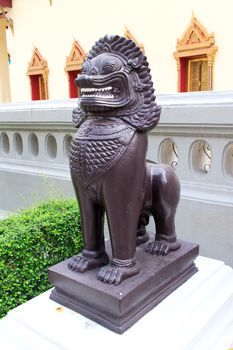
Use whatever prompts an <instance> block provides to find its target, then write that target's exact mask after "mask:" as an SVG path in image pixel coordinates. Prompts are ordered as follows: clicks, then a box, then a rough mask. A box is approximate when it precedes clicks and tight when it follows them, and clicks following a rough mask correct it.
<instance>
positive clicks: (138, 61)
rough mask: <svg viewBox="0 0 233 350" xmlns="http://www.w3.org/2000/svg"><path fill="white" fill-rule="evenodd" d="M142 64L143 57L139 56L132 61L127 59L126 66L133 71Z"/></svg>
mask: <svg viewBox="0 0 233 350" xmlns="http://www.w3.org/2000/svg"><path fill="white" fill-rule="evenodd" d="M142 62H143V55H141V56H139V57H135V58H133V59H129V60H128V65H129V66H130V67H131V68H133V69H138V68H140V67H141V65H142Z"/></svg>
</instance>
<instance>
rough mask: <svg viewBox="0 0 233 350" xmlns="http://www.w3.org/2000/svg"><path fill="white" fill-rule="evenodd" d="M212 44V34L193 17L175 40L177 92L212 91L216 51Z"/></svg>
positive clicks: (213, 39)
mask: <svg viewBox="0 0 233 350" xmlns="http://www.w3.org/2000/svg"><path fill="white" fill-rule="evenodd" d="M214 44H215V38H214V34H213V33H211V34H209V33H208V32H207V30H206V29H205V28H204V27H203V25H202V24H201V23H200V22H199V21H198V20H197V18H196V17H195V16H193V17H192V19H191V22H190V24H189V26H188V29H187V30H186V31H185V33H184V34H183V36H182V38H181V39H178V40H177V45H176V50H177V51H176V52H175V53H174V57H175V59H176V62H177V73H178V91H179V92H186V91H207V90H213V69H214V61H215V55H216V52H217V50H218V49H217V47H216V46H215V45H214Z"/></svg>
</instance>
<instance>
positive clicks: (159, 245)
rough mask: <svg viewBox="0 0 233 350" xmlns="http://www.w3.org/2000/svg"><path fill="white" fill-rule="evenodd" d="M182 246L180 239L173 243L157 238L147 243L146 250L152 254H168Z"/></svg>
mask: <svg viewBox="0 0 233 350" xmlns="http://www.w3.org/2000/svg"><path fill="white" fill-rule="evenodd" d="M180 246H181V243H180V241H176V242H173V243H171V242H166V241H158V240H155V241H153V242H149V243H148V244H147V245H146V247H145V251H146V252H147V253H149V254H152V255H168V253H169V252H171V251H174V250H177V249H179V248H180Z"/></svg>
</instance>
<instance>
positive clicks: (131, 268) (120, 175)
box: [97, 134, 147, 285]
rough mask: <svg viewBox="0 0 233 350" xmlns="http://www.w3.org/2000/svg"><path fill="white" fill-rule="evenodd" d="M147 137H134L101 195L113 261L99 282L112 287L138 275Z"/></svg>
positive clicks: (105, 180) (101, 271)
mask: <svg viewBox="0 0 233 350" xmlns="http://www.w3.org/2000/svg"><path fill="white" fill-rule="evenodd" d="M146 149H147V137H146V134H135V136H134V138H133V140H132V141H131V143H130V145H129V146H128V148H127V150H126V151H125V153H124V155H123V156H122V158H121V159H120V160H119V162H118V163H117V164H116V165H115V166H114V167H112V168H111V169H110V170H109V171H108V172H107V173H106V174H105V177H104V181H103V189H102V194H103V198H104V203H105V207H106V212H107V218H108V225H109V232H110V237H111V244H112V254H113V259H112V261H111V262H110V264H109V265H108V266H105V267H102V268H101V269H100V271H99V273H98V276H97V277H98V279H99V280H101V281H103V282H105V283H110V284H115V285H117V284H119V283H121V282H122V281H123V280H125V279H127V278H130V277H132V276H134V275H137V274H138V273H139V271H140V266H139V264H138V263H137V261H136V258H135V255H136V232H137V225H138V220H139V215H140V212H141V207H142V201H143V183H144V177H145V155H146Z"/></svg>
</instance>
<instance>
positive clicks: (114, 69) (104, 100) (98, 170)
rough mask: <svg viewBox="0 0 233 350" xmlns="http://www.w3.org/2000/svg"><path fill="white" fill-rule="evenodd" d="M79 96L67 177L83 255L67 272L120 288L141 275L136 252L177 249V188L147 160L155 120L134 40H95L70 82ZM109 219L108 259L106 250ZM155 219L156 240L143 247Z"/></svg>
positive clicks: (167, 171)
mask: <svg viewBox="0 0 233 350" xmlns="http://www.w3.org/2000/svg"><path fill="white" fill-rule="evenodd" d="M75 82H76V84H77V86H78V87H79V89H80V99H79V104H78V107H77V109H75V110H74V111H73V124H74V126H75V127H76V128H78V131H77V133H76V135H75V137H74V139H73V141H72V143H71V147H70V170H71V178H72V182H73V186H74V189H75V192H76V195H77V199H78V202H79V206H80V211H81V222H82V232H83V239H84V249H83V251H82V253H81V254H78V255H77V256H74V257H73V258H72V259H71V260H70V261H69V263H68V267H69V269H70V270H72V271H75V272H85V271H88V270H91V269H95V268H99V270H98V273H97V278H98V279H99V280H101V281H103V282H105V283H109V284H113V285H118V284H119V283H121V282H122V281H123V280H125V279H127V278H129V277H132V276H135V275H137V274H138V273H139V272H140V266H139V263H138V262H137V259H136V246H137V245H138V244H142V243H144V244H145V254H146V252H147V253H150V254H154V255H167V254H168V253H169V252H170V251H173V250H176V249H178V248H179V247H180V242H179V241H178V240H177V237H176V232H175V224H174V220H175V212H176V208H177V204H178V202H179V198H180V185H179V181H178V179H177V177H176V175H175V173H174V171H173V169H172V168H171V167H170V166H168V165H163V164H155V163H153V162H149V161H146V153H147V145H148V139H147V132H148V131H149V130H151V129H153V128H154V127H155V126H156V125H157V123H158V121H159V118H160V112H161V108H160V107H159V106H158V105H157V104H156V101H155V94H154V89H153V83H152V80H151V75H150V69H149V67H148V62H147V58H146V57H145V55H144V54H143V53H142V52H141V50H140V49H139V47H137V46H136V45H135V43H134V42H133V41H131V40H128V39H126V38H124V37H120V36H117V35H113V36H105V37H104V38H101V39H100V40H98V41H97V42H96V43H95V45H94V46H93V47H92V49H91V50H90V52H89V54H88V56H87V57H86V59H85V61H84V64H83V70H82V73H81V74H80V75H79V76H78V77H77V79H76V80H75ZM105 213H106V216H107V220H108V226H109V233H110V242H111V248H112V258H111V260H110V258H109V256H108V254H107V252H106V250H105V239H104V214H105ZM151 215H152V216H153V218H154V220H155V225H156V234H155V238H154V240H153V241H151V242H149V243H147V240H148V233H147V231H146V228H145V226H146V225H147V223H148V221H149V217H150V216H151Z"/></svg>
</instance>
